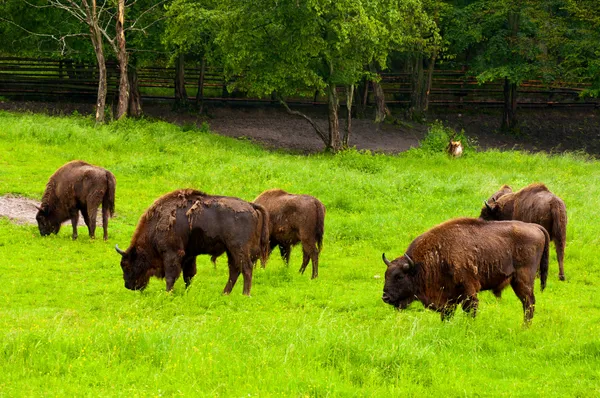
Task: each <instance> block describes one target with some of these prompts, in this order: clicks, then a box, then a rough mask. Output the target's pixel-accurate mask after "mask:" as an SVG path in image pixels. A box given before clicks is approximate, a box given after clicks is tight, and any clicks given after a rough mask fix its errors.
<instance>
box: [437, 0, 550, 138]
mask: <svg viewBox="0 0 600 398" xmlns="http://www.w3.org/2000/svg"><path fill="white" fill-rule="evenodd" d="M461 3H462V2H461ZM466 3H467V5H466V6H464V7H456V8H455V9H454V11H453V12H454V15H453V18H449V19H448V21H449V22H448V25H447V26H446V29H445V32H446V38H447V39H448V40H449V41H450V43H451V48H452V50H453V51H454V52H455V54H464V55H465V56H466V60H465V61H466V62H467V63H468V65H469V69H470V72H471V73H472V74H474V75H475V76H476V77H477V79H478V80H479V81H480V82H481V83H484V82H490V81H497V80H501V81H502V82H503V87H504V90H503V92H504V110H503V116H502V126H501V128H502V129H503V130H513V129H515V128H516V127H517V124H518V123H517V91H518V87H519V85H520V84H521V83H522V82H523V81H524V80H529V79H541V80H543V81H545V82H546V83H550V82H552V81H553V80H555V79H556V78H557V74H558V72H559V69H558V58H557V56H558V55H557V54H556V52H554V51H552V48H551V47H552V43H553V41H555V40H556V37H557V34H558V32H559V30H557V29H556V27H557V26H558V25H560V24H559V19H558V16H557V11H558V9H557V8H556V7H553V4H552V3H555V0H541V1H537V0H476V1H466Z"/></svg>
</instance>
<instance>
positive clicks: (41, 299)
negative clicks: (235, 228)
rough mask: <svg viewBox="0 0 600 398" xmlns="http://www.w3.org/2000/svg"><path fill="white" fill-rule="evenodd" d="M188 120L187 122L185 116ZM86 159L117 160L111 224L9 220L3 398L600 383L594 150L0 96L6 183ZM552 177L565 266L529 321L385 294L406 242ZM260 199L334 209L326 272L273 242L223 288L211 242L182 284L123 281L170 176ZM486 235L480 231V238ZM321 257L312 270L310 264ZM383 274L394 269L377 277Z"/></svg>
mask: <svg viewBox="0 0 600 398" xmlns="http://www.w3.org/2000/svg"><path fill="white" fill-rule="evenodd" d="M184 130H186V131H184ZM73 159H83V160H86V161H89V162H91V163H94V164H97V165H100V166H103V167H105V168H107V169H109V170H111V171H112V172H113V173H114V174H115V176H116V177H117V201H116V209H117V215H116V217H115V218H113V219H112V220H111V221H110V223H109V235H110V237H109V241H108V242H103V241H102V240H101V239H100V240H96V241H90V239H89V238H88V237H87V231H86V230H85V228H84V227H80V232H79V239H78V240H77V241H72V240H71V238H70V235H71V233H70V227H69V226H65V227H63V228H62V230H61V231H60V233H59V234H58V235H52V236H49V237H46V238H42V237H40V236H39V233H38V231H37V227H36V226H32V225H29V226H22V225H15V224H13V223H11V222H9V221H8V220H6V219H0V275H1V276H0V281H1V287H2V289H1V290H0V396H7V397H8V396H11V397H12V396H92V397H97V396H128V397H129V396H144V397H145V396H179V395H187V396H211V397H212V396H224V397H248V396H319V397H322V396H394V397H406V396H436V397H440V396H493V397H496V396H527V397H529V396H560V397H564V396H598V395H600V338H599V336H600V333H599V332H600V298H598V296H597V294H598V286H599V285H600V269H599V267H598V252H599V250H600V223H599V222H598V208H599V207H600V184H599V182H600V180H599V177H600V167H599V166H600V165H599V163H598V162H597V161H593V160H590V159H587V158H586V157H584V156H581V155H563V156H548V155H545V154H525V153H520V152H497V151H490V152H483V153H477V152H474V151H468V152H467V154H466V155H465V156H464V157H462V158H459V159H449V158H448V157H447V156H445V155H444V154H442V153H435V152H432V151H426V150H422V149H421V150H411V151H409V152H407V153H403V154H401V155H398V156H386V155H381V154H365V153H358V152H356V151H349V152H345V153H341V154H338V155H335V156H332V155H325V154H320V155H311V156H300V155H294V154H289V153H284V152H269V151H266V150H263V149H262V148H260V147H258V146H255V145H253V144H251V143H249V142H246V141H236V140H233V139H229V138H224V137H220V136H217V135H213V134H210V133H209V132H208V131H199V130H190V129H188V128H186V129H181V128H179V127H176V126H173V125H170V124H167V123H159V122H150V121H130V120H128V121H124V122H119V123H114V124H111V125H109V126H103V127H100V128H94V127H93V122H92V121H91V120H90V119H89V118H83V117H80V116H73V117H63V118H51V117H47V116H41V115H32V114H14V113H6V112H0V194H7V193H12V194H17V195H22V196H26V197H31V198H36V199H39V198H40V197H41V195H42V192H43V190H44V186H45V183H46V181H47V179H48V177H49V176H50V175H51V174H52V173H53V172H54V171H55V170H56V169H57V168H58V167H60V166H61V165H62V164H64V163H65V162H67V161H69V160H73ZM534 181H542V182H544V183H546V184H547V185H548V186H549V187H550V189H551V190H552V191H553V192H555V193H556V194H557V195H559V196H561V197H562V198H563V199H564V200H565V203H566V205H567V209H568V214H569V225H568V241H567V250H566V258H565V272H566V276H567V281H566V282H559V281H558V277H557V274H558V266H557V262H556V255H555V253H554V248H553V247H552V249H551V253H552V255H551V259H550V261H551V262H550V277H549V281H548V287H547V289H546V291H544V292H543V293H540V292H539V282H536V293H537V294H536V298H537V307H536V314H535V317H534V319H533V323H532V325H531V326H530V327H529V328H527V329H525V328H523V327H522V317H523V312H522V308H521V305H520V303H519V302H518V300H517V298H516V297H515V295H514V293H513V292H512V291H511V290H510V289H508V290H507V291H505V293H504V297H503V298H502V299H501V300H496V299H495V298H494V297H493V296H492V295H491V294H490V293H489V292H483V293H481V294H480V299H481V303H480V312H479V314H478V316H477V318H476V319H470V318H469V317H467V316H466V315H465V314H463V313H462V312H457V313H456V316H455V317H454V318H453V319H452V320H451V321H450V322H445V323H442V322H440V318H439V314H437V313H434V312H432V311H428V310H425V309H424V308H423V306H422V305H421V304H420V303H414V304H412V305H411V306H410V307H409V308H408V309H407V310H405V311H402V312H397V311H395V310H394V309H393V308H392V307H390V306H388V305H386V304H384V303H383V302H382V300H381V294H382V288H383V279H382V278H383V273H384V271H385V265H384V264H383V262H382V261H381V253H382V252H386V254H387V256H388V257H389V258H394V257H397V256H400V255H401V254H402V253H403V252H404V250H405V249H406V247H407V246H408V244H409V243H410V242H411V240H412V239H414V238H415V237H416V236H418V235H419V234H421V233H422V232H424V231H426V230H427V229H429V228H431V227H432V226H434V225H436V224H438V223H440V222H442V221H445V220H447V219H449V218H452V217H458V216H477V215H478V214H479V210H480V208H481V205H482V201H483V200H484V199H485V198H487V197H488V196H489V195H490V194H491V193H493V192H494V191H495V190H496V189H497V188H498V187H500V186H501V185H502V184H504V183H507V184H510V185H512V186H513V188H521V187H522V186H524V185H526V184H528V183H530V182H534ZM182 187H194V188H199V189H201V190H204V191H206V192H208V193H213V194H223V195H231V196H238V197H241V198H243V199H246V200H252V199H254V198H255V197H256V196H257V195H258V194H259V193H260V192H262V191H263V190H265V189H268V188H274V187H279V188H282V189H286V190H288V191H290V192H295V193H307V194H312V195H314V196H316V197H318V198H319V199H321V201H322V202H323V203H324V204H325V205H326V206H327V217H326V225H325V244H324V250H323V253H322V256H321V266H320V270H319V278H318V279H317V280H314V281H312V280H310V279H309V276H308V275H304V276H302V275H299V274H298V273H297V270H298V268H299V266H300V262H301V253H300V250H299V248H296V249H295V250H294V251H293V253H292V261H291V264H292V265H290V267H289V268H286V267H285V266H284V264H283V263H282V261H281V259H280V258H279V257H278V256H275V255H274V256H273V257H272V258H271V259H270V261H269V263H268V264H267V267H266V268H265V269H261V268H257V269H256V270H255V273H254V282H253V288H252V297H251V298H248V297H245V296H242V294H241V289H242V286H241V280H240V282H239V283H238V285H237V286H236V287H235V288H234V290H233V292H232V294H231V295H230V296H223V295H222V294H221V291H222V289H223V287H224V285H225V282H226V279H227V268H226V261H225V260H224V258H221V259H220V260H219V262H218V264H217V268H216V269H214V268H213V266H212V264H211V263H210V261H209V258H208V257H207V256H200V257H199V258H198V274H197V275H196V277H195V279H194V281H193V283H192V285H191V287H190V288H189V289H188V290H187V291H186V290H185V288H184V284H183V281H182V280H181V279H180V280H179V281H178V282H177V284H176V286H175V289H174V291H173V292H172V293H166V292H164V288H165V283H164V281H161V280H157V279H153V280H152V281H151V283H150V285H149V286H148V288H147V289H146V290H145V291H144V292H142V293H140V292H132V291H129V290H126V289H125V288H124V286H123V279H122V273H121V269H120V267H119V256H118V254H117V253H116V252H115V251H114V245H115V244H116V243H118V244H119V245H120V246H121V247H122V248H124V247H127V246H128V243H129V241H130V239H131V235H132V233H133V231H134V229H135V226H136V224H137V221H138V219H139V217H140V215H141V214H142V212H143V211H144V210H145V209H146V208H147V207H148V206H149V205H150V204H151V203H152V202H153V200H154V199H155V198H157V197H158V196H160V195H161V194H163V193H165V192H168V191H170V190H173V189H176V188H182ZM482 239H485V237H482ZM307 274H310V270H309V271H308V272H307ZM376 275H380V276H381V278H379V279H377V278H375V276H376Z"/></svg>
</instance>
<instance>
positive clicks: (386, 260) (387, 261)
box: [381, 253, 392, 267]
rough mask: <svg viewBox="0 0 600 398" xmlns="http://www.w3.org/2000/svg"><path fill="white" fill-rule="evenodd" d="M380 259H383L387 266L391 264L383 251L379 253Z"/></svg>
mask: <svg viewBox="0 0 600 398" xmlns="http://www.w3.org/2000/svg"><path fill="white" fill-rule="evenodd" d="M381 259H382V260H383V262H384V263H385V265H387V266H388V267H389V266H391V265H392V263H391V262H390V260H388V259H387V258H385V253H383V254H382V255H381Z"/></svg>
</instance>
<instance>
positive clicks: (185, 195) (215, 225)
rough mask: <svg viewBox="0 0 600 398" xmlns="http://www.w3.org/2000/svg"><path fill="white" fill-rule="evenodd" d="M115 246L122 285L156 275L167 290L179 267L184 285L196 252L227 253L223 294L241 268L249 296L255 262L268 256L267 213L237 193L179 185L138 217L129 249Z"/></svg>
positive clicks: (134, 285) (140, 285)
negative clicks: (209, 192) (234, 195)
mask: <svg viewBox="0 0 600 398" xmlns="http://www.w3.org/2000/svg"><path fill="white" fill-rule="evenodd" d="M116 250H117V252H118V253H119V254H120V255H121V256H122V258H121V268H122V269H123V279H124V280H125V287H126V288H127V289H131V290H140V289H144V288H145V287H146V286H147V285H148V281H149V279H150V277H151V276H156V277H159V278H165V279H166V281H167V291H170V290H171V289H173V285H174V284H175V281H176V280H177V278H179V274H180V273H181V271H182V270H183V279H184V281H185V284H186V287H187V286H189V284H190V282H191V280H192V277H193V276H194V275H195V274H196V256H197V255H199V254H210V255H213V256H219V255H221V254H223V253H227V259H228V263H229V280H228V281H227V284H226V285H225V290H224V291H223V293H225V294H229V293H230V292H231V290H232V289H233V286H234V285H235V282H236V281H237V279H238V277H239V275H240V272H241V273H242V274H243V276H244V294H245V295H250V289H251V287H252V269H253V266H254V263H255V262H256V260H258V259H259V258H260V259H261V261H263V262H264V261H266V259H267V255H268V250H269V216H268V214H267V212H266V210H265V209H264V208H263V207H262V206H260V205H257V204H254V203H248V202H245V201H243V200H241V199H238V198H231V197H227V196H212V195H207V194H205V193H204V192H200V191H196V190H193V189H181V190H177V191H173V192H170V193H168V194H166V195H164V196H162V197H160V198H159V199H157V200H156V201H155V202H154V204H152V206H150V208H148V210H146V212H145V213H144V214H143V215H142V217H141V218H140V221H139V223H138V226H137V228H136V230H135V233H134V234H133V238H132V239H131V245H130V246H129V248H128V249H127V250H126V251H123V250H121V249H119V247H118V246H117V247H116Z"/></svg>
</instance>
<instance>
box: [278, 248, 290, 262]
mask: <svg viewBox="0 0 600 398" xmlns="http://www.w3.org/2000/svg"><path fill="white" fill-rule="evenodd" d="M279 253H280V254H281V258H282V259H283V261H284V262H285V265H290V255H291V254H292V246H290V245H283V244H280V245H279Z"/></svg>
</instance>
